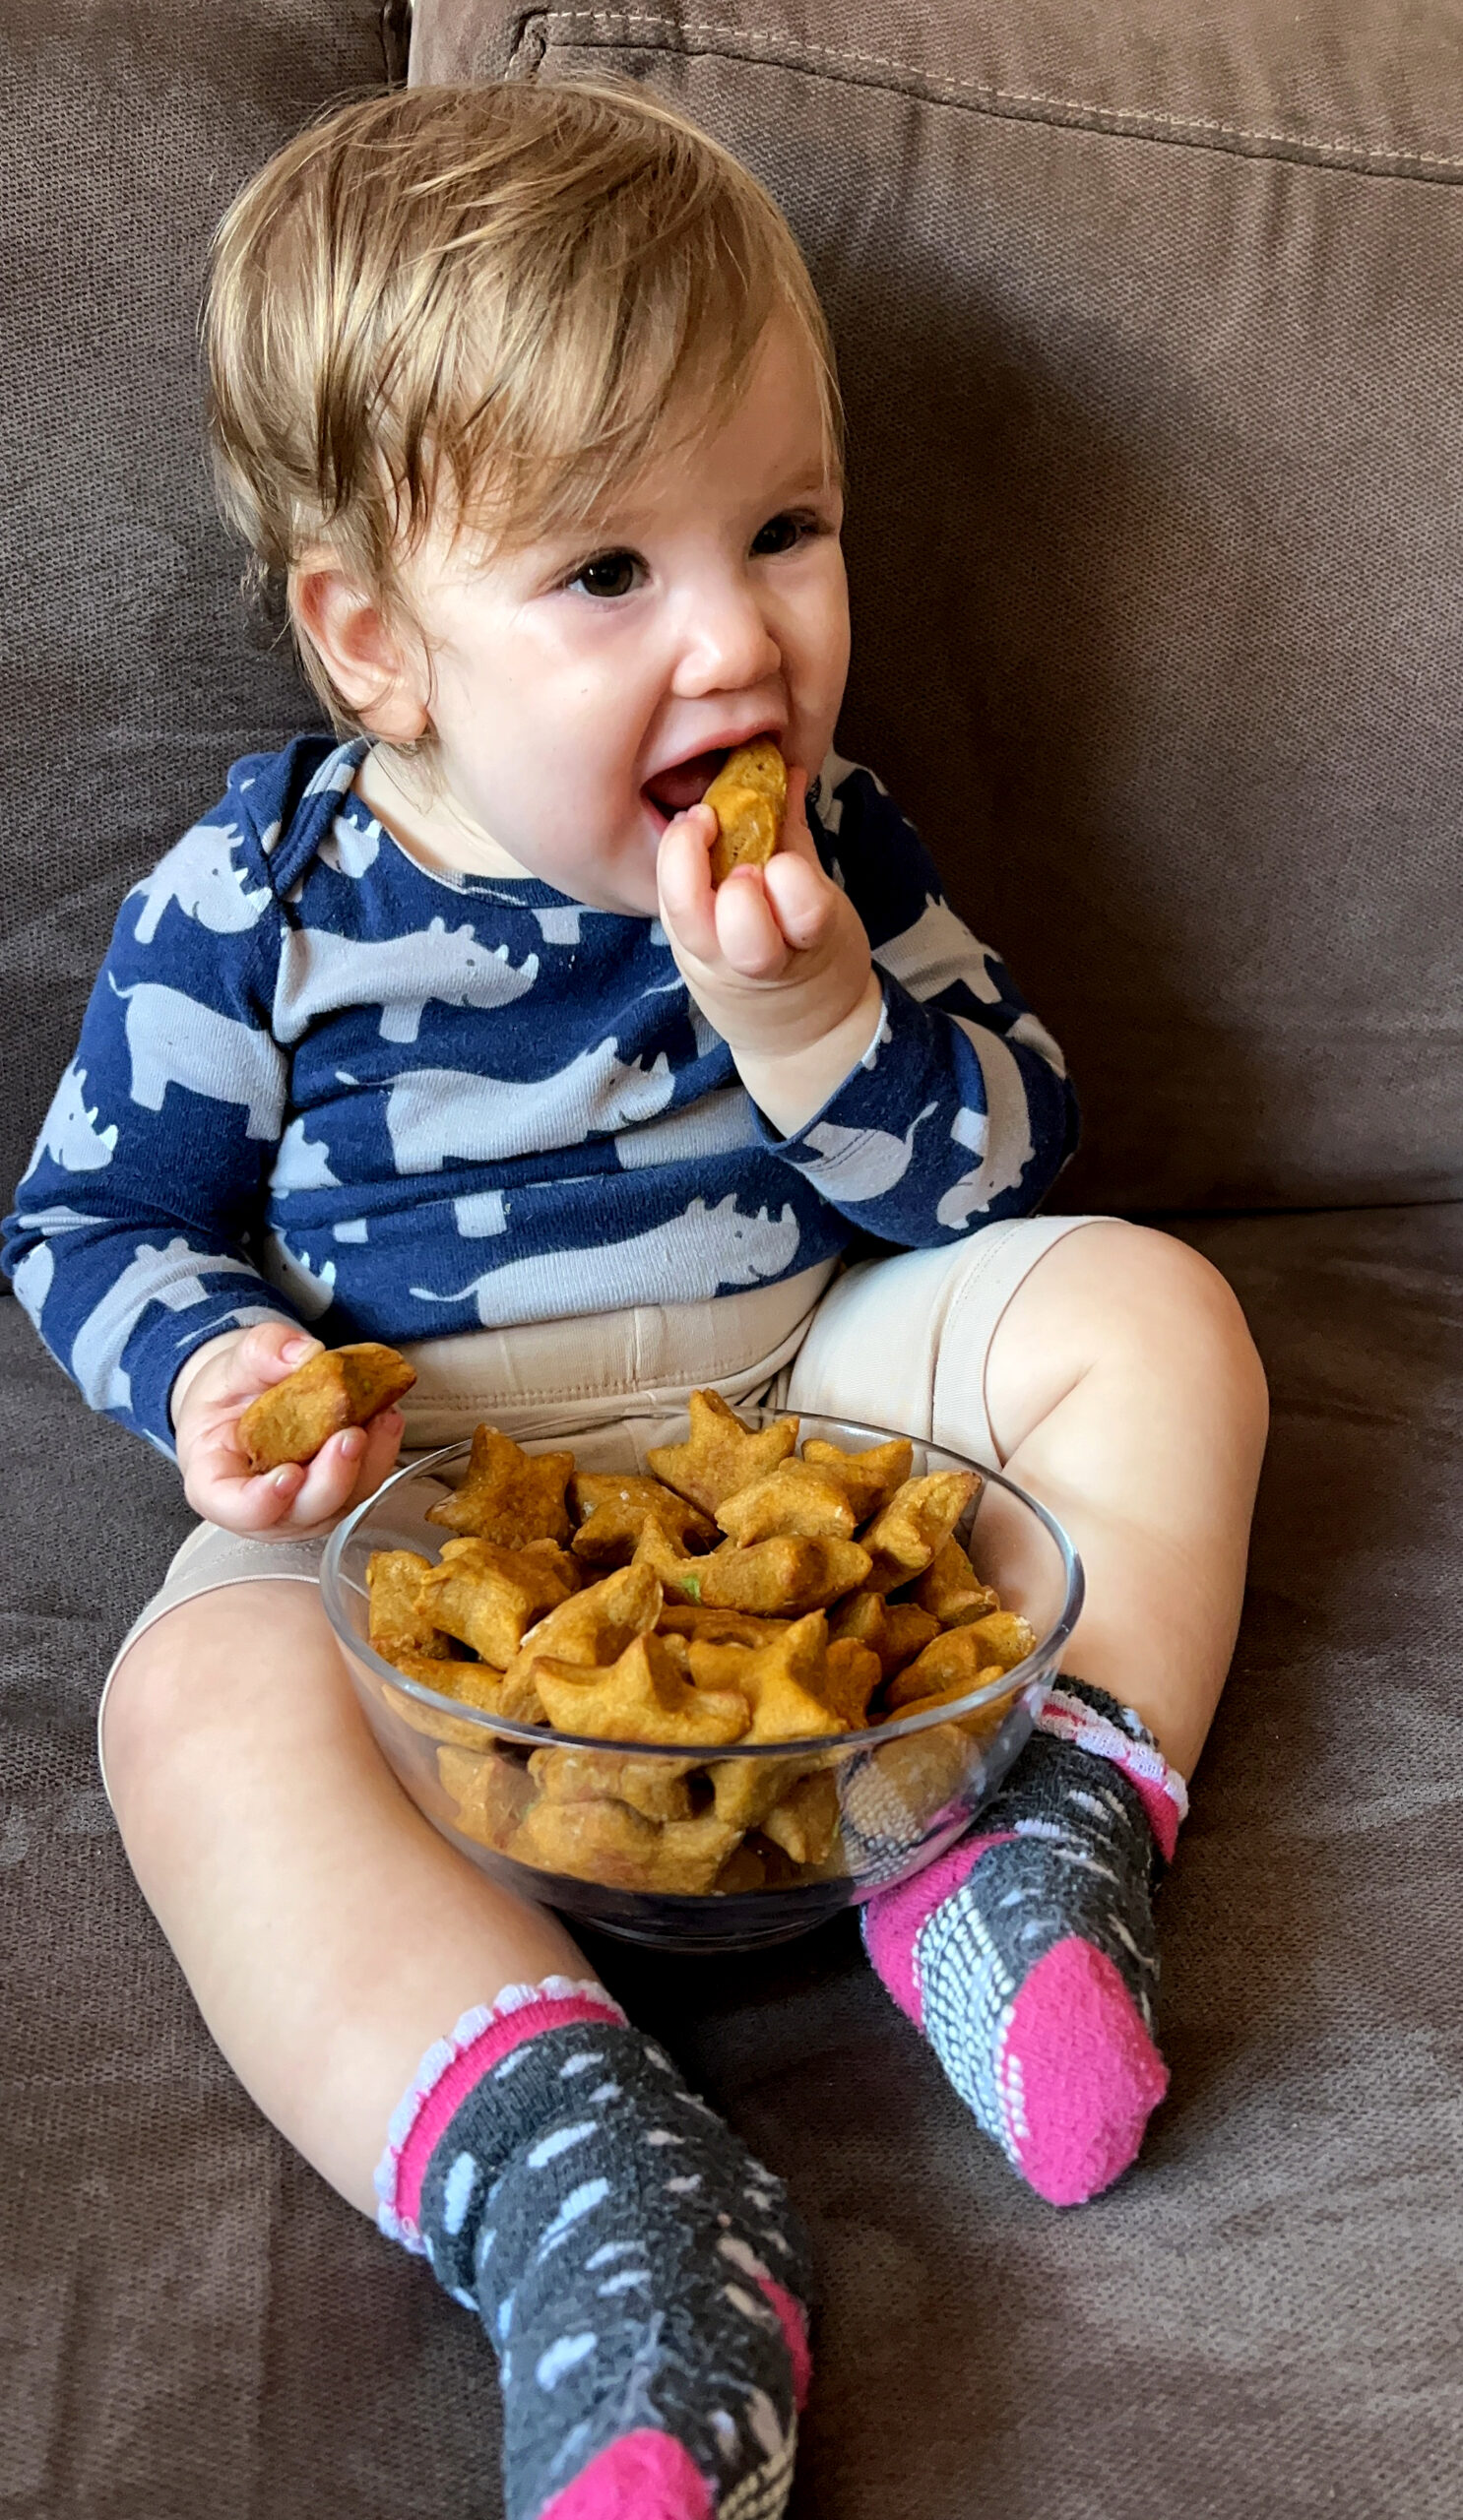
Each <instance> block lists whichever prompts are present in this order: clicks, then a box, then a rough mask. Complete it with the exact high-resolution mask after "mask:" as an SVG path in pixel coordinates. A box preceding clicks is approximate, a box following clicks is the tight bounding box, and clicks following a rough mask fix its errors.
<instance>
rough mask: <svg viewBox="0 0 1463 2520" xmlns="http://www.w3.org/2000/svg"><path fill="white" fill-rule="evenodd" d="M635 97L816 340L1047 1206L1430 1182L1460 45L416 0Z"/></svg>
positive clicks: (1441, 987)
mask: <svg viewBox="0 0 1463 2520" xmlns="http://www.w3.org/2000/svg"><path fill="white" fill-rule="evenodd" d="M503 73H507V74H509V75H511V76H513V77H533V78H550V77H551V78H583V77H600V78H603V77H604V76H606V75H620V76H623V75H628V76H630V77H632V78H634V79H637V80H643V81H646V82H648V83H649V84H650V85H651V86H653V87H654V88H655V89H656V90H657V92H658V93H660V94H661V95H666V96H668V97H669V98H671V99H673V100H674V101H676V102H677V103H679V104H681V105H682V106H684V107H685V109H686V110H687V111H689V112H690V113H691V114H692V115H693V117H695V119H697V120H698V121H700V122H701V123H703V124H704V125H705V126H706V127H707V128H708V129H709V130H710V131H712V132H713V133H714V134H715V135H716V136H717V137H718V138H719V139H722V140H724V141H726V142H728V143H729V144H730V145H731V147H732V148H733V149H734V150H735V151H736V152H737V154H738V155H740V156H742V157H744V158H746V159H747V161H748V162H749V163H750V164H751V165H752V166H753V167H754V168H755V170H756V172H757V173H758V174H759V175H760V176H761V177H762V179H763V180H764V182H766V183H767V185H768V186H769V188H770V189H771V191H772V192H773V193H774V194H775V195H776V197H777V198H778V200H779V201H780V202H781V203H782V205H783V207H784V208H785V209H786V210H787V212H788V214H789V216H790V218H791V219H792V221H793V224H794V226H795V229H796V232H797V234H798V236H799V237H800V239H801V241H802V243H803V245H804V248H805V250H806V251H807V253H808V256H809V259H810V261H811V264H812V268H813V271H814V275H815V277H816V279H817V281H818V283H819V285H820V287H821V288H822V290H823V293H824V296H825V299H826V302H827V304H828V307H829V310H830V313H831V315H832V318H833V322H834V326H835V330H836V334H837V338H838V344H839V349H840V355H841V359H842V365H843V374H844V384H845V391H846V396H847V401H848V406H849V414H850V423H851V438H852V501H851V506H850V512H849V527H848V545H849V556H850V567H851V574H852V582H853V590H854V603H855V661H854V671H853V678H852V681H851V685H850V692H849V701H848V707H847V710H846V713H845V719H844V725H843V733H842V738H841V740H842V743H843V749H844V750H845V751H846V752H848V753H851V754H852V755H853V756H854V757H856V758H863V759H866V760H868V761H869V762H870V763H871V764H872V766H873V767H874V768H875V769H877V770H878V772H879V774H880V776H881V777H882V778H884V779H885V780H887V781H888V782H889V783H890V785H891V786H892V787H893V788H895V791H896V793H897V794H898V795H899V796H900V797H901V799H902V801H903V802H904V803H905V805H906V808H907V810H909V811H912V812H913V813H914V815H915V818H916V820H917V821H918V822H919V823H920V824H921V827H922V832H923V836H924V838H925V840H926V842H927V844H928V846H929V847H930V849H931V850H932V851H933V853H934V855H935V857H936V859H937V861H938V862H939V864H940V866H941V868H942V869H943V871H944V874H945V877H946V880H947V882H948V883H949V884H950V886H951V889H952V891H953V893H954V894H955V896H956V898H957V900H958V902H959V904H960V906H961V908H962V909H963V910H965V911H966V913H967V914H969V915H970V917H971V918H972V920H973V922H974V924H975V926H976V929H977V932H978V933H979V934H982V935H986V936H989V937H991V938H993V939H994V940H995V941H996V942H997V943H998V944H999V945H1000V947H1001V948H1002V950H1003V952H1004V954H1005V956H1006V958H1007V960H1008V962H1009V964H1010V966H1011V969H1012V971H1013V973H1014V974H1015V977H1016V979H1017V982H1018V985H1019V986H1020V987H1021V988H1022V989H1023V991H1024V992H1025V993H1026V994H1027V995H1028V996H1029V997H1030V998H1031V1000H1032V1002H1033V1003H1034V1004H1035V1005H1036V1006H1037V1007H1038V1009H1039V1010H1040V1012H1041V1014H1042V1016H1043V1017H1044V1019H1045V1020H1046V1021H1047V1022H1048V1023H1049V1024H1050V1027H1051V1029H1052V1030H1053V1031H1054V1033H1055V1034H1056V1037H1057V1039H1058V1040H1060V1041H1061V1043H1062V1045H1063V1048H1064V1049H1065V1051H1066V1053H1067V1056H1068V1059H1069V1061H1070V1063H1071V1067H1072V1071H1073V1074H1074V1076H1075V1077H1076V1079H1077V1081H1078V1085H1079V1089H1080V1093H1081V1099H1082V1103H1083V1107H1084V1111H1085V1115H1086V1124H1087V1129H1086V1142H1085V1146H1084V1149H1083V1152H1082V1153H1081V1154H1080V1155H1079V1157H1078V1159H1077V1162H1076V1163H1075V1165H1074V1166H1072V1168H1071V1170H1070V1171H1069V1172H1068V1174H1067V1175H1066V1177H1065V1179H1064V1181H1063V1183H1062V1184H1061V1187H1060V1189H1059V1191H1058V1194H1057V1204H1058V1205H1061V1206H1064V1207H1071V1208H1082V1207H1089V1208H1090V1207H1096V1206H1113V1205H1116V1206H1119V1207H1124V1208H1127V1207H1149V1208H1155V1207H1156V1208H1162V1207H1211V1206H1213V1207H1225V1206H1245V1207H1248V1206H1270V1205H1276V1206H1291V1205H1295V1206H1308V1205H1324V1204H1344V1203H1349V1202H1352V1201H1359V1202H1360V1201H1367V1200H1385V1199H1406V1198H1437V1197H1451V1196H1457V1195H1458V1193H1459V1191H1460V1188H1463V1057H1460V1056H1459V1050H1460V1033H1459V1014H1458V997H1457V989H1456V981H1455V974H1456V970H1457V966H1458V960H1459V952H1460V947H1463V894H1460V892H1459V889H1458V887H1457V886H1456V884H1450V883H1448V882H1447V881H1446V880H1445V877H1444V869H1445V868H1446V867H1447V866H1448V865H1449V864H1450V862H1451V861H1452V859H1453V856H1454V853H1455V846H1456V843H1455V835H1456V830H1457V819H1458V796H1459V792H1460V788H1463V711H1460V710H1459V707H1458V702H1457V694H1458V691H1459V689H1460V687H1463V431H1460V429H1459V426H1458V418H1457V391H1456V376H1457V371H1458V365H1459V356H1460V350H1463V292H1460V291H1459V288H1458V286H1457V274H1458V271H1459V268H1460V264H1463V187H1460V178H1463V39H1460V35H1459V31H1458V21H1457V17H1456V13H1455V12H1452V11H1449V10H1446V9H1443V8H1440V7H1427V6H1420V5H1418V0H1304V5H1302V6H1299V7H1297V6H1287V7H1284V8H1282V7H1280V6H1278V5H1276V0H1216V5H1213V6H1210V7H1206V8H1204V9H1202V10H1200V9H1196V8H1195V7H1194V6H1193V4H1192V0H1121V5H1120V6H1116V5H1113V6H1108V7H1102V8H1092V7H1090V6H1086V5H1080V4H1079V0H1040V4H1039V5H1037V6H1035V7H1033V6H1030V5H1028V0H994V4H993V5H986V6H982V7H980V8H968V7H963V6H958V5H953V0H917V5H911V0H873V5H870V0H816V5H814V4H813V0H718V5H717V6H716V7H715V8H711V7H708V6H706V5H704V0H647V5H646V6H644V7H642V8H638V9H635V10H629V11H624V12H621V11H617V10H614V9H608V8H606V9H599V8H593V7H585V8H572V7H566V8H563V9H549V10H542V11H527V12H526V11H524V10H522V9H521V8H518V7H515V6H513V5H511V0H418V7H417V11H416V32H415V37H414V43H413V78H415V79H418V80H423V81H426V80H431V79H435V78H446V77H469V76H474V75H478V76H480V75H487V74H494V75H498V74H503Z"/></svg>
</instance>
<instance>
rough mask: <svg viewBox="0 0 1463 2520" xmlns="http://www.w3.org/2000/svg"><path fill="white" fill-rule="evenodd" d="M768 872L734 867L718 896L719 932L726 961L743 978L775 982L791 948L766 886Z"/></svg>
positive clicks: (717, 915) (719, 942)
mask: <svg viewBox="0 0 1463 2520" xmlns="http://www.w3.org/2000/svg"><path fill="white" fill-rule="evenodd" d="M767 871H768V870H767V869H766V867H763V868H762V869H761V870H760V871H759V870H758V869H757V868H755V867H751V866H734V867H733V868H732V872H731V874H730V875H729V876H728V877H727V880H726V882H725V884H723V885H721V886H720V887H719V889H718V892H717V896H716V933H717V943H718V945H719V946H720V948H721V951H722V957H723V960H724V961H725V962H726V963H728V964H729V965H730V966H731V969H732V971H733V972H739V973H740V974H741V976H742V977H743V978H744V979H751V980H768V979H775V978H776V977H777V975H778V973H779V972H780V971H781V970H782V968H783V966H784V964H785V963H786V962H787V959H788V947H787V943H786V940H785V938H784V936H783V932H782V929H781V928H780V927H779V925H778V922H777V920H776V918H775V917H774V915H773V912H772V909H771V906H770V904H769V902H768V899H767V895H766V893H765V891H764V890H763V886H764V884H765V882H766V878H767Z"/></svg>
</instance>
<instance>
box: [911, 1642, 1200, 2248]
mask: <svg viewBox="0 0 1463 2520" xmlns="http://www.w3.org/2000/svg"><path fill="white" fill-rule="evenodd" d="M1186 1809H1187V1795H1186V1793H1185V1791H1184V1786H1183V1780H1182V1778H1181V1777H1180V1776H1179V1775H1178V1774H1177V1770H1176V1769H1173V1768H1171V1767H1170V1766H1169V1764H1168V1762H1167V1760H1166V1759H1165V1758H1164V1757H1163V1754H1162V1752H1161V1751H1160V1750H1159V1748H1158V1745H1157V1743H1156V1742H1155V1740H1154V1738H1153V1735H1152V1733H1149V1732H1147V1731H1146V1730H1145V1728H1144V1726H1143V1725H1142V1724H1141V1723H1140V1721H1139V1719H1138V1718H1137V1716H1136V1715H1134V1714H1133V1712H1132V1710H1131V1708H1128V1707H1123V1706H1119V1704H1118V1703H1117V1701H1116V1699H1115V1698H1112V1697H1109V1696H1108V1695H1107V1693H1106V1692H1105V1691H1104V1690H1102V1689H1095V1688H1090V1687H1088V1686H1087V1685H1086V1683H1085V1682H1083V1681H1081V1680H1074V1679H1070V1678H1066V1677H1063V1678H1061V1679H1059V1680H1058V1681H1057V1683H1056V1686H1055V1687H1054V1688H1053V1689H1052V1691H1051V1693H1050V1697H1049V1698H1048V1701H1047V1705H1046V1708H1045V1710H1044V1712H1043V1714H1042V1715H1041V1717H1040V1718H1039V1720H1038V1728H1037V1731H1036V1732H1035V1733H1034V1734H1033V1736H1032V1738H1031V1740H1030V1741H1029V1742H1028V1744H1027V1747H1026V1749H1025V1750H1024V1751H1023V1752H1022V1754H1021V1757H1020V1758H1019V1759H1018V1761H1017V1763H1016V1765H1015V1767H1014V1768H1013V1769H1012V1770H1011V1773H1010V1775H1009V1777H1008V1778H1007V1780H1006V1783H1005V1785H1004V1786H1003V1787H1002V1789H1001V1791H1000V1793H999V1794H998V1795H997V1796H995V1798H994V1800H993V1801H991V1802H989V1803H987V1805H986V1809H985V1810H984V1811H983V1812H982V1814H981V1818H980V1822H979V1825H978V1828H977V1830H976V1831H975V1833H974V1834H973V1835H972V1836H970V1837H968V1838H965V1839H963V1840H962V1841H961V1843H960V1845H959V1846H957V1847H955V1848H953V1849H952V1850H951V1852H950V1854H949V1855H947V1856H944V1857H942V1858H941V1859H940V1860H939V1861H938V1862H936V1863H933V1864H931V1865H930V1866H929V1868H928V1869H927V1870H926V1871H924V1872H922V1873H919V1874H917V1875H916V1877H915V1879H914V1880H913V1881H908V1882H904V1883H902V1884H901V1885H900V1886H899V1887H898V1888H897V1889H894V1890H886V1891H883V1892H881V1893H880V1895H879V1896H878V1898H876V1899H874V1900H872V1901H870V1903H869V1905H868V1907H867V1908H866V1909H865V1910H864V1913H863V1938H864V1942H865V1945H866V1947H867V1950H868V1954H869V1957H870V1959H871V1960H872V1962H873V1965H874V1967H875V1969H876V1970H877V1971H878V1974H879V1976H880V1977H881V1978H882V1980H883V1982H884V1984H885V1985H886V1986H887V1987H888V1989H889V1991H890V1993H891V1994H892V1995H893V1997H894V1999H895V2001H896V2002H897V2003H898V2004H900V2005H901V2006H902V2007H903V2009H904V2010H905V2011H906V2012H907V2013H908V2014H909V2015H910V2018H911V2019H912V2020H913V2021H914V2022H915V2023H916V2024H917V2025H918V2026H919V2028H920V2029H922V2031H923V2032H924V2035H925V2037H926V2038H927V2039H928V2041H929V2043H930V2046H931V2047H933V2048H934V2051H935V2053H936V2055H937V2056H938V2057H939V2060H940V2062H941V2064H942V2065H943V2066H944V2069H945V2071H946V2073H947V2074H948V2076H949V2078H950V2081H951V2082H952V2083H953V2085H954V2087H955V2089H956V2091H957V2092H958V2093H959V2094H960V2096H961V2098H962V2100H964V2101H965V2102H967V2103H968V2105H969V2107H970V2108H971V2110H973V2111H974V2113H975V2116H976V2118H977V2119H978V2121H979V2123H980V2124H981V2125H982V2126H983V2127H984V2128H985V2130H986V2134H987V2135H990V2136H992V2137H993V2138H994V2140H995V2142H996V2143H998V2144H999V2145H1000V2147H1001V2150H1002V2152H1003V2153H1004V2154H1005V2155H1006V2158H1007V2160H1008V2161H1010V2162H1011V2163H1012V2165H1013V2166H1014V2167H1015V2169H1017V2170H1018V2171H1019V2172H1020V2173H1021V2174H1022V2175H1023V2177H1024V2178H1026V2179H1027V2180H1028V2181H1029V2182H1030V2184H1031V2185H1032V2186H1033V2187H1034V2188H1035V2189H1036V2190H1037V2193H1038V2194H1039V2195H1041V2196H1045V2197H1046V2198H1047V2199H1048V2200H1049V2202H1050V2203H1051V2204H1053V2205H1078V2204H1082V2203H1085V2202H1086V2200H1087V2199H1088V2198H1089V2197H1091V2196H1096V2195H1097V2194H1098V2193H1099V2192H1100V2191H1101V2190H1102V2189H1103V2188H1105V2187H1109V2186H1111V2185H1112V2183H1113V2180H1114V2179H1115V2178H1118V2177H1120V2176H1121V2174H1122V2173H1123V2172H1124V2171H1125V2170H1126V2169H1127V2168H1128V2167H1129V2165H1130V2163H1132V2162H1133V2161H1134V2160H1135V2159H1136V2157H1137V2152H1138V2147H1139V2145H1140V2144H1141V2142H1142V2140H1143V2130H1144V2128H1145V2126H1146V2125H1147V2122H1148V2119H1149V2116H1150V2115H1151V2113H1152V2111H1153V2110H1155V2109H1156V2108H1157V2106H1158V2103H1159V2102H1160V2101H1161V2100H1162V2098H1163V2096H1164V2093H1165V2091H1166V2090H1167V2089H1168V2081H1169V2077H1168V2070H1167V2068H1166V2066H1165V2064H1164V2061H1163V2058H1162V2057H1161V2055H1160V2054H1159V2051H1158V2048H1157V2047H1156V2046H1155V2044H1154V2038H1153V2003H1154V1994H1155V1990H1156V1987H1157V1983H1158V1956H1157V1951H1156V1947H1155V1940H1154V1929H1153V1893H1154V1891H1155V1890H1156V1888H1157V1886H1158V1883H1159V1880H1160V1879H1161V1878H1162V1875H1163V1873H1164V1871H1165V1869H1166V1868H1167V1865H1168V1862H1169V1860H1170V1859H1171V1858H1172V1856H1173V1853H1174V1845H1175V1840H1176V1839H1177V1834H1178V1823H1179V1821H1180V1820H1181V1819H1182V1817H1183V1815H1184V1812H1185V1810H1186Z"/></svg>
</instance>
